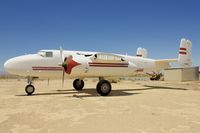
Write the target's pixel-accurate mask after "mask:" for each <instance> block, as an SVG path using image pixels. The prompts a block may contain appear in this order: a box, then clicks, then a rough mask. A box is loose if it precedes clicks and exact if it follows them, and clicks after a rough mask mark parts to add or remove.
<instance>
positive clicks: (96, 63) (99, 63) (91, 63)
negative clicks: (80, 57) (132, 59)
mask: <svg viewBox="0 0 200 133" xmlns="http://www.w3.org/2000/svg"><path fill="white" fill-rule="evenodd" d="M89 64H90V65H128V63H101V62H89Z"/></svg>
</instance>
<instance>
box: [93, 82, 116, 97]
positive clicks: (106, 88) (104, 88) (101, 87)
mask: <svg viewBox="0 0 200 133" xmlns="http://www.w3.org/2000/svg"><path fill="white" fill-rule="evenodd" d="M96 89H97V93H99V94H100V95H101V96H107V95H109V94H110V92H111V90H112V86H111V84H110V82H109V81H107V80H100V81H99V82H98V84H97V87H96Z"/></svg>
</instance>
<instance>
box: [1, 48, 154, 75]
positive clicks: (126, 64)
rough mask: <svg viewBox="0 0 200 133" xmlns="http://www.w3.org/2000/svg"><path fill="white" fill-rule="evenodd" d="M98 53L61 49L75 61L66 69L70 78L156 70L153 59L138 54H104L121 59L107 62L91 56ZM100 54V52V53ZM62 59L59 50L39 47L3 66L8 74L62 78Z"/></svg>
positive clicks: (131, 73)
mask: <svg viewBox="0 0 200 133" xmlns="http://www.w3.org/2000/svg"><path fill="white" fill-rule="evenodd" d="M41 52H52V56H51V57H46V56H43V55H42V54H41ZM95 54H98V52H85V51H63V55H64V56H66V57H67V56H69V55H70V56H72V57H73V60H74V61H75V62H76V63H77V64H76V65H74V66H72V68H70V69H71V70H70V72H66V76H67V77H69V78H81V79H83V78H85V77H123V76H132V75H134V74H135V73H136V72H138V71H143V72H149V71H153V70H154V69H155V67H156V66H155V60H153V59H147V58H142V57H137V56H127V55H119V54H108V55H107V54H105V55H104V54H103V56H105V57H104V58H108V57H106V56H112V57H115V56H116V57H117V58H122V61H119V60H118V62H109V61H108V60H107V59H105V62H104V61H103V62H102V60H101V61H100V62H99V61H98V60H97V61H96V60H95V59H92V57H93V56H94V55H95ZM101 56H102V55H101ZM61 62H62V60H61V58H60V52H59V50H42V51H40V52H38V53H37V54H30V55H23V56H18V57H15V58H11V59H9V60H8V61H7V62H6V63H5V64H4V67H5V69H6V71H8V72H9V73H11V74H15V75H19V76H24V77H28V76H29V77H38V78H42V79H43V78H48V79H55V78H61V77H62V71H63V68H62V67H61V66H59V64H61Z"/></svg>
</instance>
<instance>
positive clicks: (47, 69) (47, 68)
mask: <svg viewBox="0 0 200 133" xmlns="http://www.w3.org/2000/svg"><path fill="white" fill-rule="evenodd" d="M32 70H45V71H61V70H63V68H62V67H32Z"/></svg>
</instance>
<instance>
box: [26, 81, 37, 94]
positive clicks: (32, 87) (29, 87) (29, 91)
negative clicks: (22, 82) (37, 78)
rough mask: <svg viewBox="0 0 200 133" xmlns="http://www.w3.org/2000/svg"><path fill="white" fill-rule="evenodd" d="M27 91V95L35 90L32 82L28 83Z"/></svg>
mask: <svg viewBox="0 0 200 133" xmlns="http://www.w3.org/2000/svg"><path fill="white" fill-rule="evenodd" d="M25 91H26V93H27V95H32V94H33V92H34V91H35V87H34V86H33V85H31V84H30V85H27V86H26V87H25Z"/></svg>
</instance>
